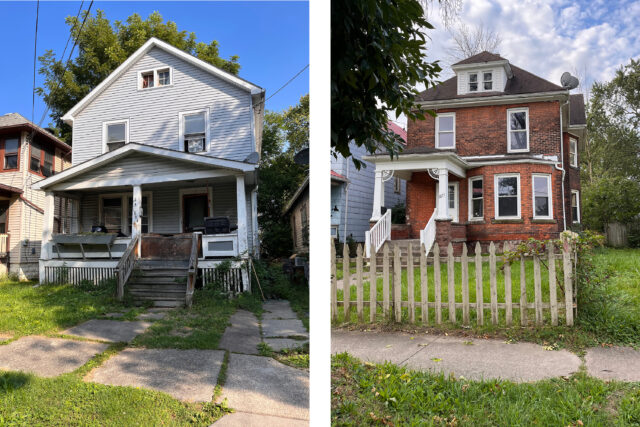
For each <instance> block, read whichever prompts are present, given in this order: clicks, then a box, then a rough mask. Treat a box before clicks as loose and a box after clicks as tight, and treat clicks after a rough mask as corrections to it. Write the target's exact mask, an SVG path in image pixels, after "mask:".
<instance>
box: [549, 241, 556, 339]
mask: <svg viewBox="0 0 640 427" xmlns="http://www.w3.org/2000/svg"><path fill="white" fill-rule="evenodd" d="M548 249H549V250H548V254H549V307H550V308H551V324H552V325H553V326H558V293H557V290H556V257H555V247H554V244H553V243H550V244H549V248H548Z"/></svg>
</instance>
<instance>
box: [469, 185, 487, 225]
mask: <svg viewBox="0 0 640 427" xmlns="http://www.w3.org/2000/svg"><path fill="white" fill-rule="evenodd" d="M483 217H484V189H483V179H482V177H481V176H476V177H473V178H469V219H470V220H472V221H473V220H479V219H482V218H483Z"/></svg>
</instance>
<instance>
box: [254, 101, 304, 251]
mask: <svg viewBox="0 0 640 427" xmlns="http://www.w3.org/2000/svg"><path fill="white" fill-rule="evenodd" d="M308 144H309V95H305V96H303V97H301V98H300V102H299V103H298V104H297V105H295V106H293V107H290V108H289V109H288V110H286V111H283V112H279V113H278V112H272V111H268V112H267V113H266V114H265V120H264V132H263V136H262V156H261V159H260V172H259V174H260V175H259V176H260V190H259V191H258V212H259V215H260V230H261V232H260V239H261V242H262V252H263V254H265V255H266V256H269V257H280V256H288V255H290V254H291V250H292V249H293V240H292V237H291V226H290V222H289V219H288V218H287V217H285V216H284V214H283V212H282V211H283V209H284V207H285V206H286V204H287V202H288V201H289V199H290V198H291V197H292V196H293V194H294V193H295V192H296V190H297V189H298V187H299V186H300V184H302V182H303V181H304V179H305V178H306V177H307V174H308V167H307V166H304V165H299V164H297V163H295V162H294V155H295V153H297V152H298V151H300V150H301V149H302V148H305V147H307V146H308Z"/></svg>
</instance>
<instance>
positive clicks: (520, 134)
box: [507, 108, 529, 153]
mask: <svg viewBox="0 0 640 427" xmlns="http://www.w3.org/2000/svg"><path fill="white" fill-rule="evenodd" d="M507 151H508V152H509V153H519V152H527V151H529V109H528V108H513V109H510V110H507Z"/></svg>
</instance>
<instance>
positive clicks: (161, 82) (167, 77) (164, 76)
mask: <svg viewBox="0 0 640 427" xmlns="http://www.w3.org/2000/svg"><path fill="white" fill-rule="evenodd" d="M157 73H158V86H169V85H170V84H171V71H170V70H169V69H168V68H164V69H162V70H158V71H157Z"/></svg>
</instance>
